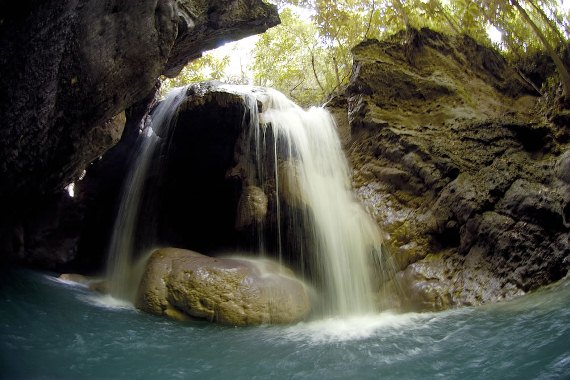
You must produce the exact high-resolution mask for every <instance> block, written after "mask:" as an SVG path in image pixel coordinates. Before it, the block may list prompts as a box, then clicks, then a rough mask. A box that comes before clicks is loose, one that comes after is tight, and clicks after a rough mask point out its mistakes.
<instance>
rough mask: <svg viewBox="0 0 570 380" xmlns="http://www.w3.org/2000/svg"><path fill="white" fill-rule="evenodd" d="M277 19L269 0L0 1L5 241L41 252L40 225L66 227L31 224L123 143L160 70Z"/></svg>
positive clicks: (2, 245)
mask: <svg viewBox="0 0 570 380" xmlns="http://www.w3.org/2000/svg"><path fill="white" fill-rule="evenodd" d="M278 23H279V18H278V15H277V10H276V8H275V7H274V6H271V5H268V4H265V3H264V2H263V1H262V0H214V1H202V0H144V1H139V0H136V1H135V0H126V1H125V0H109V1H100V0H70V1H60V0H43V1H37V0H23V1H19V2H16V3H9V4H8V3H5V4H2V5H0V72H1V73H2V75H0V208H1V209H2V211H3V212H2V216H0V251H2V252H3V253H5V252H8V253H12V254H16V255H19V256H23V257H25V256H30V254H29V252H27V250H28V249H29V247H30V246H29V244H26V242H29V241H30V236H28V235H29V234H33V232H30V231H36V230H38V229H39V230H42V231H44V232H42V234H41V235H43V236H45V235H50V234H52V232H54V231H55V230H57V227H54V226H56V225H58V224H59V221H58V220H57V219H58V218H57V217H56V216H54V215H52V216H51V218H52V219H53V220H50V221H49V222H48V223H45V225H44V226H37V228H32V229H30V228H28V227H27V225H28V224H30V223H28V222H30V221H31V222H32V223H33V224H35V225H38V223H37V222H36V219H37V218H38V215H37V213H36V211H35V210H38V209H44V208H46V207H45V204H46V203H47V204H50V203H51V202H52V200H51V198H50V197H51V196H52V195H53V194H54V193H57V192H58V191H60V192H61V191H62V190H63V187H64V186H65V185H66V184H68V183H70V182H72V181H73V180H75V179H77V178H78V177H79V175H80V174H81V172H82V171H83V170H84V169H85V168H86V166H87V165H88V164H89V163H90V162H92V161H93V160H95V159H96V158H97V157H99V156H101V155H102V154H103V153H104V152H105V151H106V150H107V149H109V148H110V147H111V146H113V145H114V144H116V143H117V141H118V140H119V138H120V137H121V134H122V132H123V127H124V124H125V112H124V111H125V110H127V109H129V110H128V111H127V112H126V115H127V116H129V115H131V116H132V115H135V114H137V115H138V117H139V118H140V115H141V113H140V112H138V110H139V109H140V108H141V107H143V108H144V107H147V108H148V105H149V102H148V98H149V97H150V98H151V99H152V95H153V93H154V91H156V81H157V78H158V77H159V76H160V75H161V74H165V75H175V74H176V73H178V72H179V71H180V69H181V68H182V67H183V66H184V64H185V63H186V62H188V61H189V60H191V59H194V58H196V57H198V56H200V55H201V52H202V51H204V50H206V49H210V48H214V47H216V46H218V45H221V44H222V43H225V42H227V41H231V40H236V39H239V38H242V37H244V36H247V35H251V34H256V33H260V32H263V31H265V30H266V29H267V28H269V27H271V26H274V25H276V24H278ZM145 98H146V99H147V101H144V99H145ZM131 108H134V109H135V112H133V111H132V110H131ZM143 113H144V112H143ZM139 120H140V119H139ZM131 124H133V125H135V124H137V121H136V120H131ZM135 129H136V128H135ZM44 197H46V198H48V200H47V201H46V200H45V199H43V198H44ZM28 212H30V214H28ZM41 212H42V213H43V211H41ZM42 215H43V214H42ZM46 218H48V219H49V218H50V216H49V215H46ZM44 227H45V228H44ZM54 228H55V230H54ZM45 229H47V230H49V231H46V230H45ZM60 232H61V231H58V232H57V233H60ZM71 235H73V236H76V234H75V233H73V234H71ZM31 239H32V240H34V239H35V236H34V237H31ZM41 240H42V239H39V242H38V244H40V245H41ZM34 245H35V244H34ZM71 251H73V249H72V250H71ZM67 256H68V257H69V256H73V255H72V254H70V255H67ZM48 261H49V259H48ZM64 261H65V260H64Z"/></svg>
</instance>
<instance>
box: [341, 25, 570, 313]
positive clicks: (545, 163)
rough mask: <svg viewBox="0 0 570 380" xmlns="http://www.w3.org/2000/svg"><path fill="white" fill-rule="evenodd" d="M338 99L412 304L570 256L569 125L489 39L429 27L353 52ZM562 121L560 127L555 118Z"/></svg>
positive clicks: (544, 269)
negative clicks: (545, 108) (547, 109)
mask: <svg viewBox="0 0 570 380" xmlns="http://www.w3.org/2000/svg"><path fill="white" fill-rule="evenodd" d="M353 54H354V69H353V76H352V78H351V82H350V85H349V86H348V88H347V89H346V91H345V93H343V94H342V95H340V96H337V97H336V98H335V99H333V101H331V103H330V106H331V107H332V108H333V110H334V111H335V113H336V115H337V117H338V118H339V121H340V122H339V125H340V126H341V127H340V128H341V129H343V131H342V132H343V133H344V135H346V136H348V137H347V139H346V146H347V150H348V153H349V158H350V161H351V163H352V165H353V167H354V183H355V186H356V190H357V193H358V194H359V196H360V197H361V199H362V200H363V201H364V202H365V204H366V205H367V206H368V207H369V209H370V210H371V212H372V213H373V214H374V216H375V218H376V220H377V222H378V223H379V224H380V226H381V227H382V228H383V229H384V230H385V231H386V232H387V235H388V240H387V241H388V245H389V248H390V252H391V257H392V259H391V260H393V261H394V263H395V265H396V267H397V269H398V270H399V273H398V274H397V275H396V276H395V277H394V279H393V280H392V282H391V284H389V285H387V286H386V288H387V289H388V288H394V289H395V288H399V289H401V290H402V291H403V293H404V296H405V297H404V301H403V303H404V305H403V306H405V307H412V308H421V309H441V308H447V307H450V306H457V305H476V304H481V303H484V302H490V301H497V300H501V299H505V298H510V297H513V296H515V295H518V294H522V293H524V292H527V291H530V290H533V289H536V288H537V287H539V286H542V285H545V284H548V283H550V282H552V281H555V280H558V279H560V278H561V277H563V276H564V275H565V274H566V273H567V272H568V268H569V267H570V243H569V238H570V233H569V232H570V230H569V227H570V214H569V210H570V203H569V202H570V186H569V185H570V184H569V182H568V161H569V158H568V157H569V153H568V149H569V147H570V146H569V144H568V143H569V137H570V133H569V131H570V129H569V127H570V125H567V124H566V123H565V122H564V120H567V119H565V118H553V119H551V120H553V121H551V120H548V119H547V118H546V117H544V116H543V114H542V113H541V112H540V111H539V107H538V103H539V98H538V97H536V96H535V95H534V93H533V90H532V88H531V87H530V86H527V85H526V84H525V82H524V81H523V79H522V78H521V77H519V75H518V74H517V73H516V72H514V71H513V70H511V69H510V68H509V66H508V65H507V64H506V62H505V61H504V60H503V59H502V58H501V57H500V56H499V55H498V54H496V53H494V52H493V51H492V50H489V49H487V48H484V47H482V46H480V45H478V44H476V43H475V42H474V41H473V40H471V39H470V38H468V37H447V36H443V35H440V34H437V33H434V32H431V31H429V30H422V31H417V32H414V33H412V34H411V35H405V34H402V35H399V36H395V37H394V39H393V40H391V41H385V42H379V41H376V40H373V41H366V42H363V43H362V44H360V45H358V46H357V47H355V48H354V50H353ZM555 123H557V124H555Z"/></svg>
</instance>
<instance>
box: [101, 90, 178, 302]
mask: <svg viewBox="0 0 570 380" xmlns="http://www.w3.org/2000/svg"><path fill="white" fill-rule="evenodd" d="M185 90H186V87H179V88H176V89H174V90H172V91H171V92H169V93H168V95H167V97H166V98H165V99H164V100H163V101H161V102H160V103H159V104H158V106H157V107H156V109H155V110H154V112H153V113H152V117H151V123H150V125H149V126H147V127H146V128H145V129H144V130H143V132H142V133H141V135H140V136H139V138H138V139H137V148H136V150H135V152H134V155H133V156H132V165H131V166H130V170H129V173H128V175H127V178H126V179H125V182H124V184H123V190H122V197H121V204H120V206H119V211H118V213H117V217H116V219H115V225H114V228H113V235H112V237H111V243H110V245H109V252H108V264H107V278H108V280H109V292H110V293H111V295H112V296H114V297H116V298H120V299H124V300H129V301H131V300H133V299H134V296H135V293H136V287H137V285H133V283H132V282H133V280H134V279H133V278H132V277H133V275H134V273H133V270H132V268H133V266H134V265H133V257H134V252H133V251H134V243H135V241H134V239H135V226H136V222H137V219H138V216H139V212H140V208H141V198H142V196H143V191H144V182H145V179H146V177H147V175H148V171H149V167H150V163H151V159H152V157H153V156H154V152H155V151H156V149H157V147H158V146H159V145H160V142H161V141H162V140H163V137H164V136H168V128H169V127H170V126H171V124H173V123H172V122H173V117H174V116H175V115H176V111H177V109H178V106H179V105H180V103H182V101H184V99H185V96H184V94H185ZM160 136H163V137H160ZM134 281H136V280H134Z"/></svg>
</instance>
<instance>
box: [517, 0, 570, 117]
mask: <svg viewBox="0 0 570 380" xmlns="http://www.w3.org/2000/svg"><path fill="white" fill-rule="evenodd" d="M511 4H513V6H514V7H515V8H517V10H518V11H519V13H520V14H521V16H522V18H523V19H524V20H525V21H526V22H527V24H528V25H529V26H530V27H531V28H532V30H533V31H534V33H535V34H536V36H537V37H538V39H539V40H540V42H542V44H543V45H544V48H545V49H546V52H547V53H548V55H550V58H552V61H554V65H555V66H556V69H557V70H558V74H559V75H560V81H561V82H562V89H563V91H564V106H565V107H568V106H570V73H568V69H566V66H564V63H563V62H562V60H561V59H560V57H559V56H558V54H556V51H555V50H554V48H553V47H552V46H551V45H550V42H548V40H547V39H546V36H545V35H544V34H543V33H542V31H541V30H540V29H539V28H538V26H537V25H536V24H535V23H534V22H533V21H532V19H531V18H530V16H529V15H528V13H527V12H526V11H525V10H524V8H523V7H522V6H521V5H520V4H519V2H518V1H517V0H511Z"/></svg>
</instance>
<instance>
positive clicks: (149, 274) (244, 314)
mask: <svg viewBox="0 0 570 380" xmlns="http://www.w3.org/2000/svg"><path fill="white" fill-rule="evenodd" d="M135 306H136V307H137V308H139V309H141V310H143V311H146V312H149V313H151V314H157V315H166V316H169V317H171V318H174V319H188V318H198V319H206V320H208V321H211V322H217V323H221V324H226V325H235V326H246V325H257V324H263V323H272V324H282V323H294V322H298V321H300V320H302V319H303V318H305V317H306V316H307V315H308V313H309V311H310V303H309V295H308V292H307V288H306V286H305V285H304V284H303V283H302V282H301V281H300V280H298V279H296V278H294V277H293V272H292V271H290V270H289V269H287V268H284V267H282V266H281V265H280V264H278V263H276V262H273V261H270V260H259V259H258V260H253V259H247V258H213V257H208V256H204V255H202V254H199V253H196V252H193V251H188V250H183V249H176V248H163V249H159V250H157V251H155V252H154V253H153V254H152V255H151V257H150V259H149V261H148V263H147V267H146V270H145V273H144V275H143V277H142V280H141V283H140V285H139V290H138V295H137V299H136V302H135Z"/></svg>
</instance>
